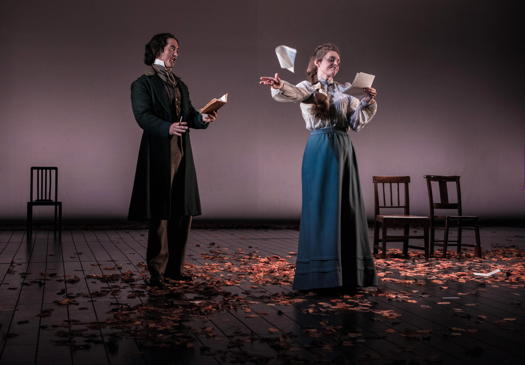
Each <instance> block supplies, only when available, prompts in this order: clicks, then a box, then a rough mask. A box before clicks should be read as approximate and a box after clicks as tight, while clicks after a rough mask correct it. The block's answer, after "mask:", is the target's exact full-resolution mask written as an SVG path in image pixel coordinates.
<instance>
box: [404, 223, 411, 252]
mask: <svg viewBox="0 0 525 365" xmlns="http://www.w3.org/2000/svg"><path fill="white" fill-rule="evenodd" d="M409 235H410V225H409V224H406V225H405V227H404V228H403V256H404V257H408V236H409Z"/></svg>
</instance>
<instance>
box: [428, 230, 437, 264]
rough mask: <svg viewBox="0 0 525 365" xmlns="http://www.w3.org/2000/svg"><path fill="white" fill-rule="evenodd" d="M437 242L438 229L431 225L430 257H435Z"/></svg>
mask: <svg viewBox="0 0 525 365" xmlns="http://www.w3.org/2000/svg"><path fill="white" fill-rule="evenodd" d="M435 241H436V227H435V226H434V225H433V224H432V223H430V252H429V254H430V256H434V244H435Z"/></svg>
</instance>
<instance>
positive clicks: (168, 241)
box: [146, 216, 192, 276]
mask: <svg viewBox="0 0 525 365" xmlns="http://www.w3.org/2000/svg"><path fill="white" fill-rule="evenodd" d="M191 218H192V217H191V216H177V217H174V218H172V219H152V220H151V221H150V225H149V233H148V249H147V252H146V260H147V263H148V270H149V272H150V274H151V275H158V274H160V275H166V276H176V275H180V274H181V273H182V268H183V264H184V255H185V252H186V243H187V241H188V235H189V232H190V227H191Z"/></svg>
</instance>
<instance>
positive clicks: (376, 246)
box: [374, 221, 379, 255]
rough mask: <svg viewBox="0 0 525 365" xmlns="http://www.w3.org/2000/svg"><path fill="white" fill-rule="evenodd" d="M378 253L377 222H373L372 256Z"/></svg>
mask: <svg viewBox="0 0 525 365" xmlns="http://www.w3.org/2000/svg"><path fill="white" fill-rule="evenodd" d="M378 252H379V222H378V221H375V222H374V255H377V253H378Z"/></svg>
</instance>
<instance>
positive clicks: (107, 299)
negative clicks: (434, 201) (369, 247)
mask: <svg viewBox="0 0 525 365" xmlns="http://www.w3.org/2000/svg"><path fill="white" fill-rule="evenodd" d="M146 235H147V233H146V232H145V231H144V230H119V229H115V230H72V231H65V232H64V234H63V237H62V242H61V243H60V242H57V241H56V240H55V239H54V237H53V234H52V233H51V232H48V231H38V232H36V233H35V235H34V237H33V241H32V242H26V238H25V234H24V232H23V231H0V335H1V337H0V338H1V342H0V364H90V365H94V364H235V363H237V364H245V363H253V364H307V363H321V364H322V363H326V364H333V363H338V364H339V363H341V364H353V363H356V364H428V363H431V364H456V363H457V364H460V363H461V364H465V363H473V364H474V363H475V364H496V363H501V364H513V363H516V364H517V363H520V361H519V359H520V358H522V359H523V348H522V346H523V345H524V344H525V342H524V339H525V337H524V335H525V327H524V319H525V317H524V308H523V305H524V296H525V291H524V286H525V283H524V280H525V277H524V273H525V269H524V261H523V257H522V255H523V253H524V252H525V251H524V249H525V229H519V228H484V229H483V230H482V240H483V247H484V250H485V257H484V258H483V259H482V260H480V259H476V258H474V257H472V256H471V255H464V256H463V257H460V258H458V257H455V256H454V257H451V258H447V259H442V258H432V259H430V260H429V261H425V259H424V258H423V257H422V255H421V253H420V252H414V253H412V255H411V258H410V259H404V258H401V257H399V255H398V253H399V250H397V249H395V248H394V249H393V250H391V251H390V252H389V255H388V257H387V258H386V259H379V258H377V259H376V265H377V268H378V273H379V276H380V278H381V284H380V286H379V290H377V291H374V290H366V291H363V292H359V293H349V294H348V293H347V294H345V293H297V292H294V291H292V290H291V280H292V278H293V270H294V265H293V263H294V261H295V255H296V250H297V237H298V232H297V231H294V230H286V229H276V230H254V229H252V230H247V229H236V230H233V229H232V230H227V229H223V230H212V229H194V230H193V231H192V233H191V237H190V243H189V247H188V250H187V264H188V265H187V271H188V272H189V273H191V274H192V275H193V277H194V280H193V282H191V283H189V284H183V283H176V282H173V283H171V284H170V285H169V287H168V288H166V289H162V290H161V289H155V290H151V289H150V288H148V287H147V286H146V285H145V284H144V278H145V277H147V276H146V273H145V266H144V256H145V251H146V250H145V247H146ZM494 269H499V270H500V272H498V273H496V274H494V275H492V276H489V277H486V278H485V277H481V276H476V275H474V274H473V273H474V272H481V273H487V272H490V271H492V270H494Z"/></svg>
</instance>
